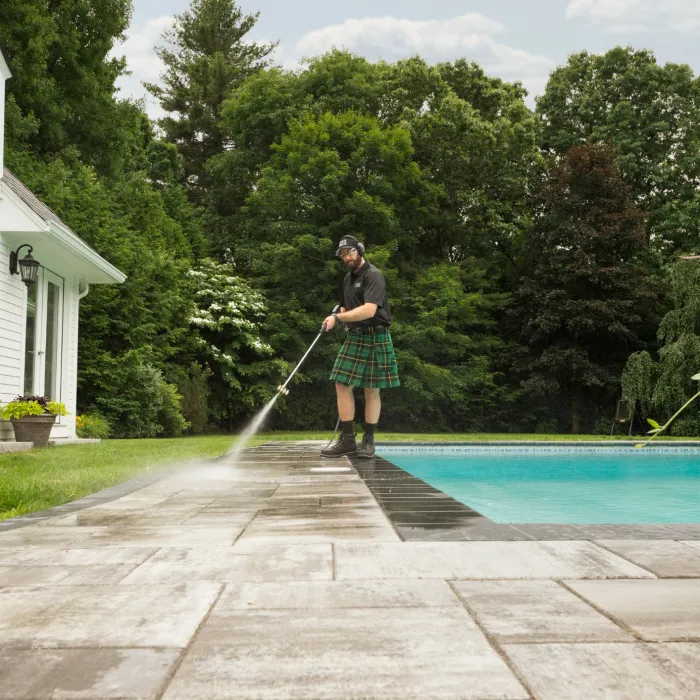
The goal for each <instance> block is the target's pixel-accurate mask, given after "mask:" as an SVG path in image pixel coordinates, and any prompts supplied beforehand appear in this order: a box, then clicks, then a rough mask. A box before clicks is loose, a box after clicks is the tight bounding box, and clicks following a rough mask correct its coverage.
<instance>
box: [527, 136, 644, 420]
mask: <svg viewBox="0 0 700 700" xmlns="http://www.w3.org/2000/svg"><path fill="white" fill-rule="evenodd" d="M614 158H615V150H614V149H613V148H611V147H609V146H606V145H602V144H598V145H593V144H586V145H583V146H575V147H573V148H572V149H571V150H570V151H569V152H568V153H567V154H566V155H565V156H564V158H563V159H561V160H560V161H558V160H552V162H551V163H550V166H549V169H548V171H547V173H546V175H545V178H544V181H543V182H542V184H541V187H540V189H539V192H538V193H537V196H536V197H535V201H534V214H535V219H534V225H533V229H532V231H531V233H530V234H529V235H528V236H527V238H526V240H525V246H526V247H525V250H524V252H523V262H524V267H523V276H522V281H521V285H520V288H519V289H518V292H517V294H516V305H515V308H514V310H513V320H514V322H515V323H517V325H518V327H519V328H520V329H521V339H522V341H523V342H524V343H525V344H526V345H527V346H528V347H529V349H530V354H529V356H528V357H527V358H526V360H525V362H524V363H523V364H524V366H523V369H524V370H525V371H526V373H527V380H526V383H525V386H526V388H527V390H528V391H529V392H530V393H531V394H533V395H536V396H540V397H544V398H545V399H547V398H549V399H551V398H553V397H558V399H559V401H560V402H561V403H562V404H563V410H564V411H565V413H566V414H567V415H563V416H561V420H562V427H564V428H567V427H568V428H569V429H570V430H571V431H572V432H574V433H579V432H582V431H583V430H590V429H591V428H592V427H593V422H594V418H595V413H596V409H597V408H598V407H599V406H600V405H601V403H603V402H606V401H607V402H609V401H610V400H611V399H614V398H615V397H616V395H617V391H618V387H619V375H620V370H621V369H622V365H623V364H624V361H625V359H626V358H627V357H628V355H629V352H630V350H633V349H635V348H640V347H642V346H643V342H642V338H644V337H645V335H646V334H647V333H648V332H649V323H650V320H651V319H650V316H651V310H652V309H654V308H655V306H656V298H655V295H654V289H653V287H652V285H651V282H650V281H649V279H648V278H647V277H646V276H645V274H644V272H643V271H642V270H640V269H639V268H638V267H636V266H635V256H637V255H638V254H639V253H640V252H641V251H643V250H644V248H645V247H646V236H645V233H644V224H643V218H642V215H641V213H640V212H639V210H638V209H637V208H636V207H635V205H634V203H633V201H632V199H631V196H630V189H629V187H628V186H627V185H626V184H625V183H624V181H623V179H622V177H621V176H620V174H619V173H618V171H617V168H616V167H615V164H614Z"/></svg>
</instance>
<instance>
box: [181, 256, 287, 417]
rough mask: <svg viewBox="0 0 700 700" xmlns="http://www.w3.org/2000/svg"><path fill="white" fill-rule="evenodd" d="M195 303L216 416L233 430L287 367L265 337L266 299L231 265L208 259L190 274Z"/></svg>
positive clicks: (195, 324) (193, 313) (265, 398)
mask: <svg viewBox="0 0 700 700" xmlns="http://www.w3.org/2000/svg"><path fill="white" fill-rule="evenodd" d="M188 277H189V279H190V282H191V284H192V287H193V290H194V293H193V299H194V302H193V305H192V310H191V315H190V317H189V321H190V324H191V325H192V326H193V327H194V329H195V332H196V335H197V340H196V343H197V349H198V357H199V359H200V360H201V361H202V363H203V364H204V366H206V367H210V368H211V370H212V378H213V381H212V382H210V387H212V389H213V390H212V392H211V393H212V399H213V405H212V406H210V410H211V412H212V413H213V414H214V415H215V417H216V418H218V419H219V420H220V421H221V422H222V423H225V424H226V425H228V427H229V428H230V429H233V428H235V427H236V425H235V421H236V420H239V421H240V420H243V419H245V417H246V416H247V415H250V414H251V413H253V411H254V410H255V409H256V408H257V407H258V406H259V405H261V404H263V403H266V402H267V401H268V400H269V399H270V398H271V397H272V394H273V391H274V390H273V387H274V378H273V377H274V375H276V374H277V373H279V372H280V371H281V370H283V369H285V368H286V365H285V364H284V363H280V362H279V361H278V360H274V359H273V358H272V355H273V350H272V348H271V347H270V345H269V344H268V343H267V342H265V340H264V339H263V337H262V335H261V329H262V326H263V322H264V319H265V315H266V313H267V309H266V306H265V301H264V297H263V296H262V295H261V294H260V293H258V292H256V291H255V290H254V289H252V288H251V287H250V285H249V284H248V283H247V282H246V280H244V279H242V278H241V277H240V276H239V275H237V274H236V273H235V270H234V269H233V266H232V265H231V264H230V263H217V262H215V261H213V260H211V259H205V260H202V261H201V262H200V263H198V264H197V266H196V267H194V268H193V269H191V270H190V271H189V272H188Z"/></svg>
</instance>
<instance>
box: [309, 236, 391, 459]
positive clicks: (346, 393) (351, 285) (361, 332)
mask: <svg viewBox="0 0 700 700" xmlns="http://www.w3.org/2000/svg"><path fill="white" fill-rule="evenodd" d="M364 254H365V247H364V245H363V244H362V243H361V242H360V241H358V240H357V238H355V237H354V236H344V237H343V238H342V239H341V241H340V243H339V244H338V250H337V251H336V256H337V257H338V258H340V259H341V260H342V261H343V262H344V263H345V265H346V266H347V268H348V270H349V272H348V274H347V275H346V276H345V279H344V281H343V294H342V299H341V302H340V311H339V312H338V313H334V314H332V315H331V316H329V317H328V318H326V320H325V321H324V322H323V323H324V327H325V329H326V331H330V330H332V329H333V328H334V327H335V326H336V325H337V324H338V323H342V324H344V325H345V328H346V331H347V338H346V339H345V342H344V343H343V347H342V348H340V352H339V353H338V357H337V358H336V360H335V364H334V365H333V371H332V372H331V376H330V380H331V381H333V382H335V390H336V395H337V398H338V414H339V415H340V422H341V425H342V432H341V434H340V438H339V440H338V441H337V442H336V443H335V445H333V446H331V447H328V448H326V449H325V450H322V451H321V454H322V455H323V456H324V457H342V456H343V455H355V454H356V455H357V456H358V457H360V458H364V459H369V458H370V457H373V456H374V432H375V430H376V428H377V423H378V422H379V414H380V412H381V408H382V402H381V398H380V396H379V391H380V389H388V388H390V387H394V386H399V370H398V368H397V366H396V356H395V354H394V346H393V345H392V342H391V333H390V332H389V326H390V325H391V309H390V308H389V301H388V299H387V294H386V282H385V280H384V275H383V274H382V273H381V272H380V271H379V270H378V269H377V268H376V267H375V266H374V265H372V263H370V262H369V261H367V260H365V258H364ZM356 386H357V387H361V388H363V389H364V391H365V434H364V437H363V438H362V442H361V443H360V446H359V447H358V446H357V443H356V441H355V429H354V426H353V421H354V419H355V397H354V396H353V393H352V392H353V387H356Z"/></svg>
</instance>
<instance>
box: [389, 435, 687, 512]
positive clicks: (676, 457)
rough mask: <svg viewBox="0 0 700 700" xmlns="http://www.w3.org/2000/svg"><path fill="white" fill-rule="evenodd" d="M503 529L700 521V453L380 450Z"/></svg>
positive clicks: (677, 450) (672, 450)
mask: <svg viewBox="0 0 700 700" xmlns="http://www.w3.org/2000/svg"><path fill="white" fill-rule="evenodd" d="M377 454H378V455H379V456H381V457H383V458H384V459H386V460H388V461H389V462H392V463H394V464H395V465H397V466H399V467H401V468H402V469H404V470H405V471H407V472H409V473H410V474H413V475H414V476H416V477H418V478H419V479H422V480H423V481H425V482H426V483H428V484H430V485H431V486H434V487H435V488H437V489H440V490H441V491H444V492H445V493H447V494H448V495H450V496H452V497H453V498H455V499H456V500H458V501H461V502H462V503H464V504H466V505H468V506H470V507H472V508H473V509H474V510H476V511H479V512H480V513H481V514H482V515H485V516H486V517H487V518H490V519H491V520H494V521H495V522H498V523H573V524H590V525H593V524H602V523H611V524H612V523H618V524H619V523H649V524H655V523H676V524H679V523H700V450H698V449H697V448H653V449H648V448H647V449H641V450H639V449H634V448H633V447H621V448H606V447H601V448H592V447H591V448H549V447H544V448H527V447H523V448H521V447H492V448H482V447H475V448H472V447H461V448H460V447H452V448H449V447H448V448H439V447H434V448H402V447H379V448H378V449H377Z"/></svg>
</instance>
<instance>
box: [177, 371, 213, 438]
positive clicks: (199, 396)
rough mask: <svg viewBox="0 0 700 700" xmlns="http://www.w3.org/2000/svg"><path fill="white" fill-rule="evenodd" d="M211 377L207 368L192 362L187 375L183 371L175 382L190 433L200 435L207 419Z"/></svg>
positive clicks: (210, 372)
mask: <svg viewBox="0 0 700 700" xmlns="http://www.w3.org/2000/svg"><path fill="white" fill-rule="evenodd" d="M212 375H213V372H212V371H211V370H210V369H209V367H202V365H200V364H199V363H198V362H193V363H192V365H191V367H190V370H189V372H188V373H187V374H185V372H184V371H183V372H182V374H181V375H180V377H178V380H177V388H178V391H179V392H180V395H181V396H182V398H181V399H180V405H181V406H182V415H183V416H184V418H185V420H186V421H187V422H188V423H189V424H190V432H191V433H193V434H194V435H201V434H202V433H203V432H204V431H205V430H206V427H207V421H208V419H209V384H208V379H209V377H211V376H212Z"/></svg>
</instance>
